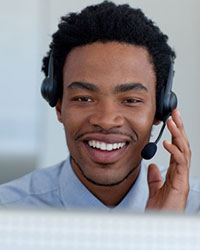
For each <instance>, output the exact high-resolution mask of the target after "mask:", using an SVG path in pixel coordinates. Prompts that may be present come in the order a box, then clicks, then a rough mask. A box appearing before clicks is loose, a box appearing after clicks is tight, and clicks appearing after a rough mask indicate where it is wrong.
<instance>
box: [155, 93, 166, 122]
mask: <svg viewBox="0 0 200 250" xmlns="http://www.w3.org/2000/svg"><path fill="white" fill-rule="evenodd" d="M163 99H164V89H163V88H162V89H161V91H160V95H159V99H158V100H157V104H156V119H157V120H159V121H163V109H164V102H163Z"/></svg>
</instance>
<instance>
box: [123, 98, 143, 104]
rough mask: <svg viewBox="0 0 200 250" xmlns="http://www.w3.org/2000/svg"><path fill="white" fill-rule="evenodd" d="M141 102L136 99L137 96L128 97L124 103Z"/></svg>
mask: <svg viewBox="0 0 200 250" xmlns="http://www.w3.org/2000/svg"><path fill="white" fill-rule="evenodd" d="M139 102H141V100H139V99H136V98H131V97H130V98H126V99H124V100H123V103H127V104H134V103H139Z"/></svg>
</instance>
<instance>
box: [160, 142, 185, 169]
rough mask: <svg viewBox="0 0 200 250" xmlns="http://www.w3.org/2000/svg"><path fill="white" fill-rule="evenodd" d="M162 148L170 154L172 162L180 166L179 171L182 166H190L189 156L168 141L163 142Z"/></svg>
mask: <svg viewBox="0 0 200 250" xmlns="http://www.w3.org/2000/svg"><path fill="white" fill-rule="evenodd" d="M163 146H164V148H165V149H166V150H167V151H168V152H169V153H170V154H171V156H172V157H171V158H172V159H173V162H174V163H176V165H177V167H178V165H179V166H180V168H179V169H178V170H179V171H180V172H182V171H183V169H184V166H186V169H187V168H189V167H190V156H189V155H187V154H185V153H183V152H182V151H180V149H179V148H178V147H177V146H176V145H174V144H172V143H169V142H168V141H164V142H163Z"/></svg>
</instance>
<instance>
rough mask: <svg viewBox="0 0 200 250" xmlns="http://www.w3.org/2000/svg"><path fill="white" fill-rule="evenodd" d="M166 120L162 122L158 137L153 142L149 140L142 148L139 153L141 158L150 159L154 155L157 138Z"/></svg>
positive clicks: (160, 134) (159, 136)
mask: <svg viewBox="0 0 200 250" xmlns="http://www.w3.org/2000/svg"><path fill="white" fill-rule="evenodd" d="M166 120H167V119H166ZM166 120H165V121H164V122H163V125H162V128H161V130H160V133H159V135H158V138H157V139H156V140H155V142H149V143H147V144H146V146H145V147H144V148H143V150H142V153H141V155H142V158H143V159H145V160H150V159H151V158H152V157H153V156H154V155H155V153H156V151H157V143H158V142H159V140H160V138H161V136H162V134H163V131H164V129H165V126H166Z"/></svg>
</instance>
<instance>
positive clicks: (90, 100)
mask: <svg viewBox="0 0 200 250" xmlns="http://www.w3.org/2000/svg"><path fill="white" fill-rule="evenodd" d="M73 101H77V102H92V101H93V100H92V99H91V98H90V97H88V96H79V97H74V98H73Z"/></svg>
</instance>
